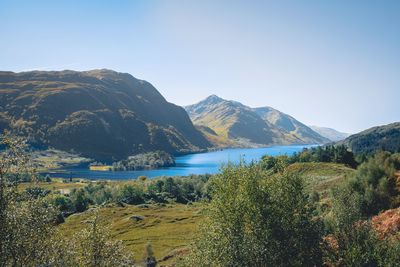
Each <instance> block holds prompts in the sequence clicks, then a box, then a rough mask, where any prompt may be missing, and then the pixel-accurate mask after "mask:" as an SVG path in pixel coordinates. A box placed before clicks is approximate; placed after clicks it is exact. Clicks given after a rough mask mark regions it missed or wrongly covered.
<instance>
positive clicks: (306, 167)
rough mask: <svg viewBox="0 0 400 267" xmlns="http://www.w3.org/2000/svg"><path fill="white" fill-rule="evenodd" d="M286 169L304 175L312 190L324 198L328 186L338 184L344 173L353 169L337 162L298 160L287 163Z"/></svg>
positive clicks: (351, 171)
mask: <svg viewBox="0 0 400 267" xmlns="http://www.w3.org/2000/svg"><path fill="white" fill-rule="evenodd" d="M288 171H289V172H290V173H293V174H299V175H300V176H302V177H304V179H305V180H306V181H307V183H308V184H309V186H310V188H311V189H312V190H315V191H316V192H318V193H319V194H320V195H321V196H322V198H326V197H328V193H329V189H330V188H332V187H333V186H335V185H337V184H339V183H340V182H341V181H343V179H345V176H346V175H348V174H351V173H353V172H354V171H355V170H354V169H352V168H349V167H346V166H345V165H343V164H337V163H325V162H299V163H294V164H291V165H289V167H288Z"/></svg>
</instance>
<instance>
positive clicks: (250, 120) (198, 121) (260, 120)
mask: <svg viewBox="0 0 400 267" xmlns="http://www.w3.org/2000/svg"><path fill="white" fill-rule="evenodd" d="M185 109H186V111H187V112H188V114H189V116H190V117H191V119H192V121H193V122H194V124H195V125H197V127H198V129H199V130H201V131H202V132H203V134H204V135H205V136H206V137H207V139H208V140H209V141H210V142H212V143H214V144H215V145H217V146H221V147H223V146H265V145H271V144H316V143H323V142H326V141H327V139H325V138H323V137H321V136H320V135H319V134H317V133H315V132H314V131H312V130H311V129H309V128H308V127H307V126H305V125H303V124H301V123H300V122H298V121H296V120H295V119H293V118H292V117H290V116H288V115H285V114H283V113H281V112H279V111H277V110H273V109H271V108H257V109H253V108H250V107H247V106H245V105H243V104H241V103H239V102H236V101H228V100H225V99H222V98H219V97H218V96H215V95H212V96H209V97H208V98H206V99H205V100H203V101H201V102H199V103H197V104H194V105H190V106H187V107H185ZM272 111H273V112H274V114H275V115H274V116H276V114H278V115H279V116H280V118H276V119H275V120H272V119H270V118H272V117H273V116H272V115H271V116H270V114H271V113H270V112H272Z"/></svg>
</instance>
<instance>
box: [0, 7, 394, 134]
mask: <svg viewBox="0 0 400 267" xmlns="http://www.w3.org/2000/svg"><path fill="white" fill-rule="evenodd" d="M399 14H400V1H397V0H393V1H383V0H380V1H378V0H375V1H372V0H371V1H368V0H358V1H349V0H343V1H338V0H335V1H327V0H326V1H325V0H321V1H317V0H314V1H300V0H293V1H285V0H283V1H281V0H280V1H234V0H232V1H216V0H215V1H204V0H202V1H187V0H182V1H168V0H165V1H163V0H159V1H150V0H143V1H123V0H118V1H116V0H115V1H114V0H109V1H90V0H85V1H82V0H81V1H73V0H68V1H54V0H52V1H40V0H36V1H18V0H9V1H5V0H0V36H1V41H0V70H12V71H25V70H32V69H41V70H62V69H73V70H88V69H95V68H109V69H114V70H117V71H122V72H128V73H131V74H132V75H133V76H135V77H137V78H140V79H145V80H147V81H149V82H151V83H152V84H153V85H154V86H155V87H156V88H157V89H158V90H159V91H160V92H161V93H162V94H163V95H164V96H165V97H166V99H167V100H168V101H170V102H173V103H176V104H179V105H187V104H192V103H195V102H197V101H199V100H201V99H202V98H204V97H206V96H208V95H210V94H217V95H219V96H221V97H223V98H227V99H232V100H237V101H240V102H243V103H244V104H247V105H250V106H254V107H255V106H266V105H268V106H272V107H274V108H277V109H279V110H281V111H283V112H286V113H288V114H290V115H292V116H294V117H296V118H297V119H299V120H300V121H302V122H304V123H306V124H314V125H319V126H329V127H333V128H336V129H338V130H341V131H347V132H357V131H360V130H363V129H365V128H368V127H371V126H374V125H380V124H386V123H390V122H394V121H400V104H399V102H400V15H399Z"/></svg>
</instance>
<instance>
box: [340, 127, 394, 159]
mask: <svg viewBox="0 0 400 267" xmlns="http://www.w3.org/2000/svg"><path fill="white" fill-rule="evenodd" d="M337 144H345V145H347V146H348V147H349V148H350V149H351V150H352V151H353V153H355V154H370V153H374V152H376V151H379V150H385V151H390V152H400V122H395V123H391V124H387V125H383V126H377V127H372V128H370V129H367V130H365V131H362V132H360V133H358V134H353V135H350V136H349V137H347V138H346V139H345V140H343V141H340V142H338V143H337Z"/></svg>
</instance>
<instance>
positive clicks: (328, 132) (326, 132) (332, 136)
mask: <svg viewBox="0 0 400 267" xmlns="http://www.w3.org/2000/svg"><path fill="white" fill-rule="evenodd" d="M309 127H310V128H311V129H312V130H313V131H314V132H317V133H319V134H320V135H322V136H323V137H325V138H328V139H329V140H331V141H333V142H336V141H340V140H343V139H345V138H346V137H349V136H350V134H348V133H342V132H339V131H336V130H335V129H332V128H328V127H319V126H309Z"/></svg>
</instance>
